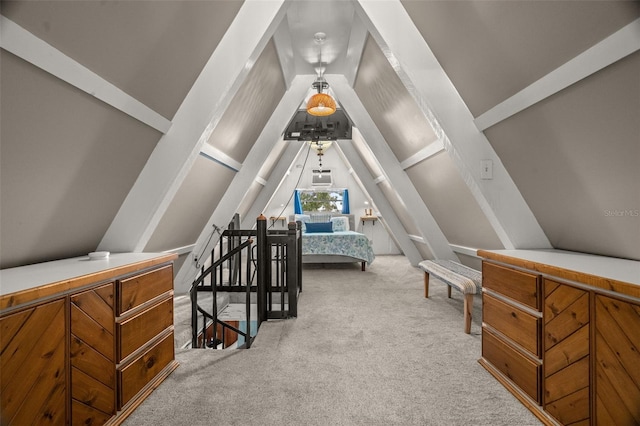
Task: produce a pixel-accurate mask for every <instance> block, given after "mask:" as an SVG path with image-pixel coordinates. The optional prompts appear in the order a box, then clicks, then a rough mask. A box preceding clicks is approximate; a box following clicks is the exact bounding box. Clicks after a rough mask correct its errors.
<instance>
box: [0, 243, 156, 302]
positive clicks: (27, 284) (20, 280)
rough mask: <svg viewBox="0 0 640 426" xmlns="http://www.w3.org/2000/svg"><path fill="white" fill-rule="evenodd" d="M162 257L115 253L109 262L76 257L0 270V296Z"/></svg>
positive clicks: (152, 254) (148, 254) (108, 259)
mask: <svg viewBox="0 0 640 426" xmlns="http://www.w3.org/2000/svg"><path fill="white" fill-rule="evenodd" d="M161 256H166V254H163V253H112V254H111V255H110V256H109V257H108V258H106V259H96V260H92V259H89V256H82V257H73V258H69V259H62V260H54V261H51V262H43V263H36V264H33V265H26V266H18V267H16V268H8V269H3V270H0V296H4V295H7V294H12V293H16V292H19V291H24V290H28V289H31V288H36V287H40V286H43V285H47V284H51V283H56V282H61V281H66V280H71V279H73V278H77V277H82V276H86V275H93V274H96V273H99V272H101V271H105V270H108V269H115V268H120V267H123V266H127V265H131V264H135V263H139V262H145V261H149V260H152V259H155V258H158V257H161Z"/></svg>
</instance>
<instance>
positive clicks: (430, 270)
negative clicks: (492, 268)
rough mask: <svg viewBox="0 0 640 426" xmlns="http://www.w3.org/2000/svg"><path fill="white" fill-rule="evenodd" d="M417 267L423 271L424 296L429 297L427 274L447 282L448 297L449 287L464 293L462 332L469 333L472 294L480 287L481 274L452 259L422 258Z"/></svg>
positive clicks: (449, 295)
mask: <svg viewBox="0 0 640 426" xmlns="http://www.w3.org/2000/svg"><path fill="white" fill-rule="evenodd" d="M418 267H419V268H420V269H422V270H423V271H424V297H427V298H428V297H429V274H432V275H433V276H435V277H436V278H438V279H440V280H441V281H443V282H444V283H445V284H447V296H448V297H451V287H455V288H456V289H457V290H459V291H460V292H461V293H462V294H463V295H464V332H465V333H467V334H469V333H470V332H471V311H472V310H473V295H474V294H476V293H478V292H479V291H480V289H481V288H482V274H481V273H480V272H479V271H476V270H475V269H471V268H469V267H467V266H464V265H461V264H459V263H457V262H454V261H452V260H423V261H422V262H420V263H419V264H418Z"/></svg>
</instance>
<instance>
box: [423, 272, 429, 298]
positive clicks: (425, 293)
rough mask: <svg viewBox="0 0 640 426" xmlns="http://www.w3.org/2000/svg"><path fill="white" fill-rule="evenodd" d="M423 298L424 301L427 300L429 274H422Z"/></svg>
mask: <svg viewBox="0 0 640 426" xmlns="http://www.w3.org/2000/svg"><path fill="white" fill-rule="evenodd" d="M424 297H425V299H428V298H429V273H428V272H425V273H424Z"/></svg>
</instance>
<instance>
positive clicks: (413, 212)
mask: <svg viewBox="0 0 640 426" xmlns="http://www.w3.org/2000/svg"><path fill="white" fill-rule="evenodd" d="M326 79H327V81H328V83H329V85H330V86H331V87H332V88H333V90H334V91H335V92H336V93H337V95H338V97H339V98H340V101H341V103H342V105H343V106H344V108H345V110H346V111H348V112H349V117H350V118H351V120H352V121H353V124H354V126H355V127H357V129H354V131H359V132H360V133H361V134H362V136H363V137H364V140H365V141H366V143H367V145H368V146H369V149H370V150H371V152H372V154H373V156H374V157H375V158H376V160H377V161H378V163H379V164H380V166H381V168H382V170H383V171H384V173H385V176H386V178H387V180H388V181H389V183H390V184H391V186H393V188H394V189H395V190H396V192H397V193H398V196H399V197H400V199H401V200H403V201H404V203H405V205H406V206H407V213H408V214H409V215H410V216H411V217H412V219H413V221H414V224H415V226H416V227H417V228H418V229H419V231H420V233H421V234H422V237H424V239H425V242H426V244H427V246H428V247H429V250H430V251H431V253H432V254H433V255H434V256H435V257H436V258H438V259H451V260H457V256H456V255H455V253H454V252H453V251H452V250H451V248H450V247H449V242H448V241H447V239H446V238H445V236H444V234H443V233H442V230H441V229H440V227H439V226H438V224H437V223H436V221H435V219H434V218H433V216H432V215H431V212H430V211H429V209H428V208H427V206H426V205H425V204H424V201H423V200H422V197H420V194H419V193H418V191H417V190H416V189H415V187H414V186H413V183H412V182H411V179H409V177H408V176H407V174H406V173H405V171H404V170H403V169H402V167H400V163H399V162H398V159H397V158H396V156H395V155H394V153H393V151H391V148H389V145H388V144H387V142H386V140H385V139H384V137H383V136H382V134H381V133H380V130H378V127H377V126H376V124H375V123H374V121H373V120H372V119H371V116H370V115H369V113H368V112H367V110H366V109H365V107H364V105H363V104H362V102H361V101H360V98H358V95H357V94H356V92H355V90H354V89H353V87H351V85H349V82H348V81H347V79H346V78H345V77H344V76H343V75H335V74H330V75H327V76H326Z"/></svg>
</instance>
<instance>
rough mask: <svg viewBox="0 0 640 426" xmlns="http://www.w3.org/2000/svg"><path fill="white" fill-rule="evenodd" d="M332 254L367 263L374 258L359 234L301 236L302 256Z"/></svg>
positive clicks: (305, 234)
mask: <svg viewBox="0 0 640 426" xmlns="http://www.w3.org/2000/svg"><path fill="white" fill-rule="evenodd" d="M307 254H323V255H326V254H334V255H341V256H351V257H353V258H356V259H359V260H362V261H364V262H367V263H368V264H369V265H371V263H372V262H373V260H374V259H375V258H376V257H375V255H374V254H373V248H372V247H371V243H370V242H369V239H368V238H367V236H366V235H364V234H361V233H359V232H353V231H344V232H317V233H316V232H314V233H309V234H307V233H303V234H302V255H307Z"/></svg>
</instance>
